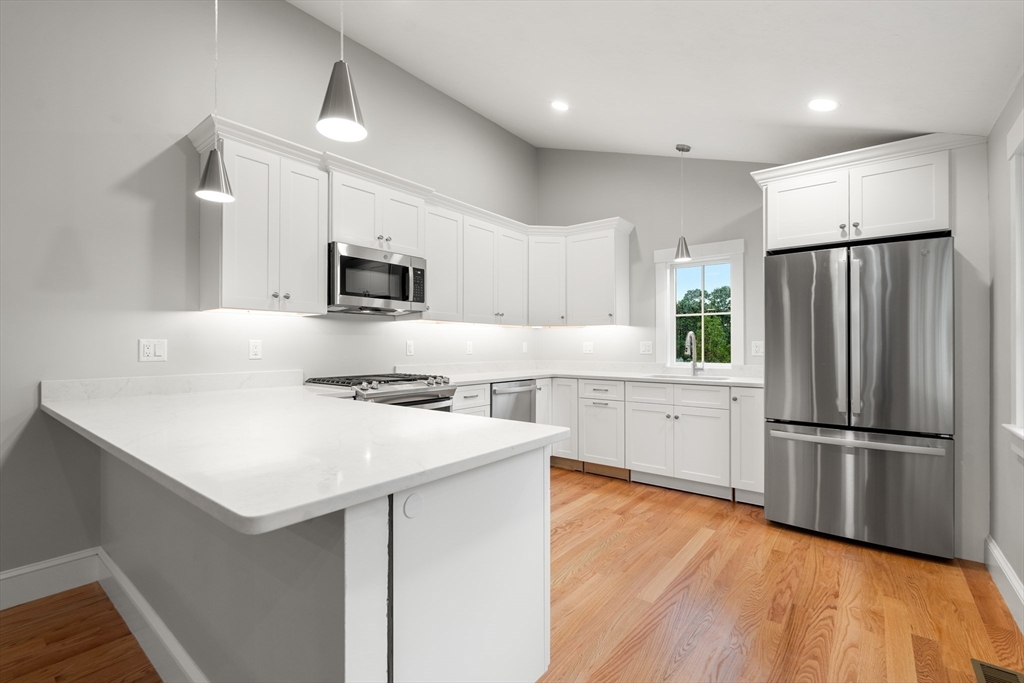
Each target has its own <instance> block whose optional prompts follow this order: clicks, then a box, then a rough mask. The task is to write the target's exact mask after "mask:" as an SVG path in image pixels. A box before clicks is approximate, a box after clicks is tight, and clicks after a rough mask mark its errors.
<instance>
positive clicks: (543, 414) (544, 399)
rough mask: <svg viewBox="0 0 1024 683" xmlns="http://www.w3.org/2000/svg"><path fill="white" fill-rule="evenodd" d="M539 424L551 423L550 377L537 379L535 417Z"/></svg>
mask: <svg viewBox="0 0 1024 683" xmlns="http://www.w3.org/2000/svg"><path fill="white" fill-rule="evenodd" d="M535 422H536V423H537V424H539V425H549V424H551V379H550V378H548V379H539V380H537V419H536V420H535Z"/></svg>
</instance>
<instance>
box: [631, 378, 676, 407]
mask: <svg viewBox="0 0 1024 683" xmlns="http://www.w3.org/2000/svg"><path fill="white" fill-rule="evenodd" d="M672 387H673V385H671V384H657V383H655V382H626V400H627V401H634V402H637V403H662V404H665V405H672V403H673V402H674V401H675V396H674V394H673V391H672Z"/></svg>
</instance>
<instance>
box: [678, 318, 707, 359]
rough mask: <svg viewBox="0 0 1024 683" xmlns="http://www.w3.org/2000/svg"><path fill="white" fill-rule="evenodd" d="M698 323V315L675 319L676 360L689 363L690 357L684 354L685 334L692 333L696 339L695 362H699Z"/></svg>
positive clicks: (699, 319) (699, 335)
mask: <svg viewBox="0 0 1024 683" xmlns="http://www.w3.org/2000/svg"><path fill="white" fill-rule="evenodd" d="M700 321H701V317H700V316H699V315H694V316H688V317H684V318H676V360H677V361H686V362H689V361H690V360H691V359H690V356H688V355H687V354H686V353H684V350H685V349H686V333H687V332H693V333H694V335H696V337H697V354H696V355H697V362H698V363H699V362H700V357H701V356H700V354H701V341H700V337H701V334H700Z"/></svg>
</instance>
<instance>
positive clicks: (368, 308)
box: [327, 242, 427, 316]
mask: <svg viewBox="0 0 1024 683" xmlns="http://www.w3.org/2000/svg"><path fill="white" fill-rule="evenodd" d="M327 258H328V264H327V266H328V267H327V286H328V291H327V310H328V311H333V312H336V313H360V314H363V315H390V316H401V315H410V314H412V313H420V312H422V311H425V310H427V304H426V276H427V261H426V259H422V258H419V257H417V256H409V255H408V254H398V253H395V252H393V251H382V250H380V249H370V248H368V247H357V246H355V245H352V244H343V243H341V242H331V243H330V245H329V246H328V250H327Z"/></svg>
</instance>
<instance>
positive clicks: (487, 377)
mask: <svg viewBox="0 0 1024 683" xmlns="http://www.w3.org/2000/svg"><path fill="white" fill-rule="evenodd" d="M667 374H668V373H666V375H665V376H662V375H656V374H640V373H631V372H604V371H586V372H580V371H574V372H551V371H550V370H525V371H516V370H510V371H505V372H478V373H465V374H453V375H452V376H451V377H450V379H451V382H452V384H455V385H459V386H465V385H469V384H484V383H489V382H511V381H515V380H519V379H543V378H546V377H568V378H575V379H604V380H614V381H626V382H658V383H664V384H707V385H711V386H722V387H763V386H764V378H762V377H724V376H716V375H705V376H697V377H693V376H691V375H675V376H667Z"/></svg>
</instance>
